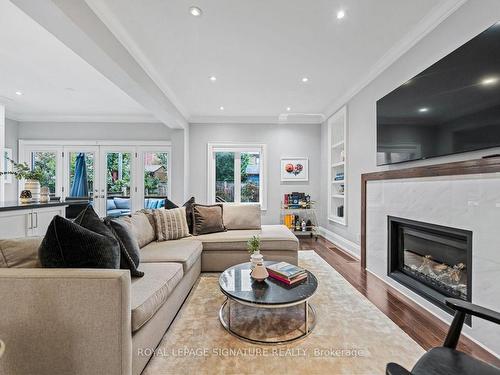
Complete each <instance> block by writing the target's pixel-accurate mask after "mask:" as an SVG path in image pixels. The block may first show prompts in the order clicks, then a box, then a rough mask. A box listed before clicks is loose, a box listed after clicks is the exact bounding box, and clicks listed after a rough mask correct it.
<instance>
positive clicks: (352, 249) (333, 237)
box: [318, 227, 361, 259]
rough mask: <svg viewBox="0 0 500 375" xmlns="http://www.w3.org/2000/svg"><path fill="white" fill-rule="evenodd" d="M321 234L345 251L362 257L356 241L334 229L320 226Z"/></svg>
mask: <svg viewBox="0 0 500 375" xmlns="http://www.w3.org/2000/svg"><path fill="white" fill-rule="evenodd" d="M318 229H319V234H320V235H322V236H323V237H325V238H326V239H327V240H328V241H330V242H331V243H333V244H334V245H335V246H337V247H339V248H340V249H341V250H343V251H345V252H346V253H348V254H349V255H352V256H353V257H354V258H356V259H360V255H359V254H360V253H361V250H360V247H359V245H358V244H357V243H354V242H352V241H350V240H348V239H347V238H344V237H342V236H340V235H338V234H336V233H333V232H332V231H330V230H328V229H326V228H324V227H319V228H318Z"/></svg>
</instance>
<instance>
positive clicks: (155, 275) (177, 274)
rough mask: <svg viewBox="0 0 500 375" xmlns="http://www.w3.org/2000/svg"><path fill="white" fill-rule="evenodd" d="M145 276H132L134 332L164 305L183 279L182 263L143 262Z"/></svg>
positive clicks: (141, 267)
mask: <svg viewBox="0 0 500 375" xmlns="http://www.w3.org/2000/svg"><path fill="white" fill-rule="evenodd" d="M140 270H141V271H143V272H144V277H141V278H136V277H133V278H132V285H131V310H132V332H135V331H137V330H138V329H140V328H141V327H142V326H143V325H144V324H146V323H147V322H148V321H149V319H151V318H152V317H153V316H154V314H155V313H156V312H157V311H158V310H159V309H160V307H162V306H163V304H164V303H165V302H166V301H167V299H168V297H169V296H170V294H171V293H172V291H173V290H174V289H175V287H176V286H177V284H179V282H180V281H181V280H182V277H183V275H184V273H183V272H182V265H181V264H180V263H141V266H140Z"/></svg>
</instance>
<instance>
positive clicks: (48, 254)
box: [38, 216, 120, 269]
mask: <svg viewBox="0 0 500 375" xmlns="http://www.w3.org/2000/svg"><path fill="white" fill-rule="evenodd" d="M101 224H103V223H101ZM103 225H104V224H103ZM108 230H109V229H108ZM38 257H39V259H40V263H41V264H42V266H43V267H47V268H113V269H118V268H119V266H120V246H119V245H118V241H117V240H116V239H115V238H114V237H112V236H107V235H104V234H100V233H96V232H94V231H92V230H90V229H87V228H85V227H83V226H81V225H79V224H77V223H74V222H72V221H71V220H68V219H65V218H63V217H61V216H55V217H54V218H53V219H52V221H51V223H50V225H49V228H48V229H47V233H46V234H45V237H44V239H43V241H42V243H41V245H40V247H39V249H38Z"/></svg>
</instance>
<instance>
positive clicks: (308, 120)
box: [188, 113, 325, 125]
mask: <svg viewBox="0 0 500 375" xmlns="http://www.w3.org/2000/svg"><path fill="white" fill-rule="evenodd" d="M324 121H325V117H324V115H323V114H304V113H287V114H281V115H279V116H193V117H191V118H189V119H188V122H189V124H191V125H197V124H233V125H247V124H304V125H306V124H321V123H323V122H324Z"/></svg>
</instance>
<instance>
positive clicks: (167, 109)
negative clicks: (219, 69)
mask: <svg viewBox="0 0 500 375" xmlns="http://www.w3.org/2000/svg"><path fill="white" fill-rule="evenodd" d="M11 1H12V3H14V4H15V5H16V6H17V7H19V8H20V9H21V10H22V11H24V12H25V13H26V14H28V15H29V16H30V17H31V18H33V19H34V20H35V21H36V22H38V23H39V24H40V25H41V26H42V27H44V28H45V29H47V30H48V31H49V32H50V33H52V34H53V35H54V36H55V37H56V38H58V39H59V40H60V41H61V42H62V43H64V44H65V45H66V46H67V47H69V48H70V49H71V50H73V51H74V52H75V53H76V54H77V55H79V56H80V57H81V58H83V59H84V60H85V61H87V62H88V63H89V64H90V65H91V66H93V67H94V68H95V69H96V70H97V71H98V72H100V73H101V74H102V75H103V76H105V77H106V78H107V79H109V80H110V81H111V82H113V83H114V84H115V85H116V86H118V87H119V88H120V89H121V90H123V92H125V93H126V94H127V95H129V96H130V97H131V98H132V99H134V100H135V101H136V102H137V103H139V104H141V105H142V106H143V107H144V108H146V109H147V110H149V111H151V114H152V115H153V116H154V117H156V118H157V119H158V120H159V121H161V122H163V123H164V124H165V125H167V126H168V127H170V128H178V129H179V128H180V129H182V128H185V127H186V126H187V121H186V119H185V117H184V116H183V114H182V113H181V112H180V111H179V110H178V108H177V107H176V106H175V105H174V104H173V103H172V102H171V101H170V99H169V98H168V97H167V96H166V95H165V93H164V92H163V91H162V90H161V89H160V88H159V87H158V86H157V84H156V83H155V82H154V81H153V80H152V79H151V78H150V77H149V75H148V74H147V73H146V72H145V71H144V70H143V69H142V67H141V66H140V65H139V64H138V63H137V61H136V60H135V59H134V58H133V57H132V55H131V54H130V53H129V52H128V51H127V49H126V48H125V47H124V46H123V45H122V44H121V43H120V42H119V41H118V39H117V38H116V37H115V36H114V35H113V33H112V32H111V31H110V30H109V29H108V28H107V27H106V25H105V24H104V23H103V22H102V21H101V20H100V19H99V17H98V16H97V15H96V14H95V13H94V12H93V11H92V9H91V8H90V7H89V6H88V5H87V3H86V2H85V1H84V0H37V1H33V0H11Z"/></svg>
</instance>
